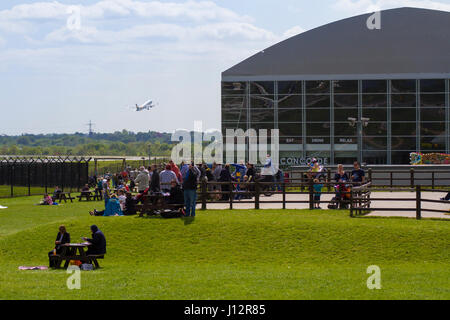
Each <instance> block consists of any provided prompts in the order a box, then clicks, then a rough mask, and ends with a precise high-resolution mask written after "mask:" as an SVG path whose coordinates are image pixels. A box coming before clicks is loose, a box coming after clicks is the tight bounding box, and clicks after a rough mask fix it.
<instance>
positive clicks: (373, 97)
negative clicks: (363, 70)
mask: <svg viewBox="0 0 450 320" xmlns="http://www.w3.org/2000/svg"><path fill="white" fill-rule="evenodd" d="M362 107H363V108H386V107H387V95H385V94H364V95H363V96H362Z"/></svg>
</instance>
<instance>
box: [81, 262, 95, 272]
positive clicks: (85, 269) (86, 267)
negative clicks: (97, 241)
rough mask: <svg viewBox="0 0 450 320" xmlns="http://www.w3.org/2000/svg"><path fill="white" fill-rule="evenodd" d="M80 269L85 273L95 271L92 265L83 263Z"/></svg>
mask: <svg viewBox="0 0 450 320" xmlns="http://www.w3.org/2000/svg"><path fill="white" fill-rule="evenodd" d="M80 269H81V270H84V271H91V270H94V266H93V265H92V264H90V263H83V264H82V265H81V267H80Z"/></svg>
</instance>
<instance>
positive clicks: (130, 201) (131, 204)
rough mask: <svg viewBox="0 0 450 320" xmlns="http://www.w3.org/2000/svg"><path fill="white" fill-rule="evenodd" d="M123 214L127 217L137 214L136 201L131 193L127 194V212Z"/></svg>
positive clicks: (124, 211)
mask: <svg viewBox="0 0 450 320" xmlns="http://www.w3.org/2000/svg"><path fill="white" fill-rule="evenodd" d="M123 214H124V215H126V216H132V215H135V214H136V200H135V199H134V198H133V196H132V195H131V192H127V195H126V199H125V210H123Z"/></svg>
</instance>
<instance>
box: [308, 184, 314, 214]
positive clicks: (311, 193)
mask: <svg viewBox="0 0 450 320" xmlns="http://www.w3.org/2000/svg"><path fill="white" fill-rule="evenodd" d="M309 210H314V187H313V180H312V179H310V180H309Z"/></svg>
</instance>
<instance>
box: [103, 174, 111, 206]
mask: <svg viewBox="0 0 450 320" xmlns="http://www.w3.org/2000/svg"><path fill="white" fill-rule="evenodd" d="M110 180H111V177H110V176H106V178H105V179H103V180H102V193H103V200H105V209H106V206H107V205H108V201H109V195H110V193H111V192H110V191H111V189H110V187H109V181H110Z"/></svg>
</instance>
